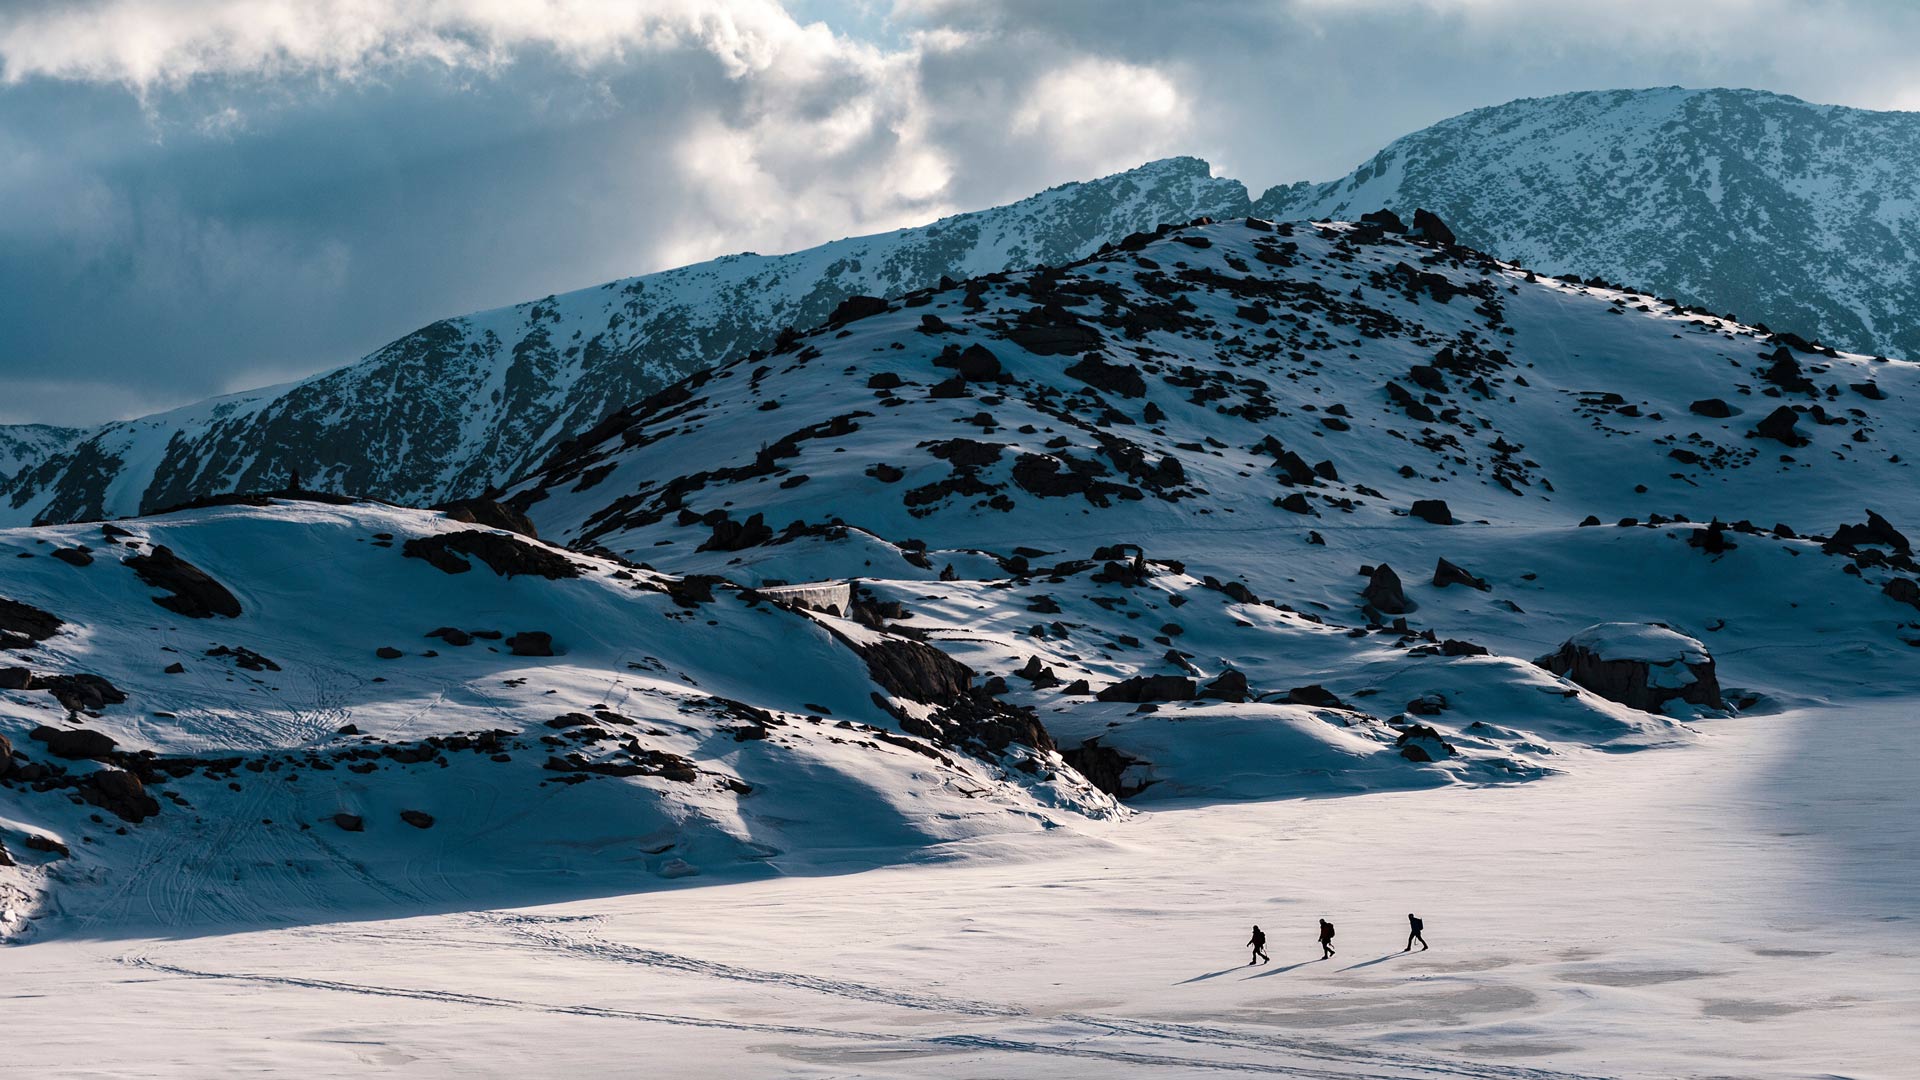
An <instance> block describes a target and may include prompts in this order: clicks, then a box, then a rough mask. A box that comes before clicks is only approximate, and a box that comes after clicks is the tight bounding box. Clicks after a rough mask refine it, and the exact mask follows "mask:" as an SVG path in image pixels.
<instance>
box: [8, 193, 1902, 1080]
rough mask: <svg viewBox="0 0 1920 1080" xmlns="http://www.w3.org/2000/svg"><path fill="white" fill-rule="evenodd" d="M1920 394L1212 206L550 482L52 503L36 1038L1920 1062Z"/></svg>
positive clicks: (869, 328) (856, 347)
mask: <svg viewBox="0 0 1920 1080" xmlns="http://www.w3.org/2000/svg"><path fill="white" fill-rule="evenodd" d="M1917 394H1920V374H1917V373H1916V368H1915V365H1913V364H1911V363H1909V362H1906V361H1903V360H1883V359H1878V358H1872V357H1867V356H1860V355H1853V354H1848V353H1842V352H1838V351H1836V350H1833V349H1829V348H1826V347H1825V346H1822V345H1820V344H1818V343H1816V342H1810V341H1806V340H1802V339H1800V338H1797V337H1794V336H1792V335H1788V334H1768V333H1763V332H1760V331H1758V330H1756V329H1754V328H1752V327H1748V326H1744V325H1741V324H1739V323H1737V322H1734V321H1731V320H1728V319H1725V318H1722V317H1720V316H1718V315H1713V314H1709V313H1707V312H1704V311H1701V310H1698V309H1695V308H1691V307H1688V306H1685V305H1682V304H1680V303H1676V302H1673V301H1671V300H1663V299H1661V298H1658V297H1654V296H1649V295H1644V294H1641V293H1636V292H1632V291H1628V290H1624V289H1620V288H1617V287H1613V286H1609V285H1603V284H1599V283H1595V282H1583V281H1580V280H1577V279H1575V280H1558V279H1553V278H1548V277H1545V276H1542V275H1537V274H1534V273H1530V272H1529V271H1527V270H1525V269H1523V268H1520V267H1517V266H1514V265H1510V264H1507V263H1503V262H1499V261H1497V260H1494V259H1492V258H1491V257H1489V256H1486V255H1483V254H1481V253H1479V252H1476V251H1473V250H1470V249H1467V248H1464V247H1460V246H1457V245H1455V244H1453V243H1451V242H1450V237H1449V234H1448V232H1447V229H1446V226H1445V225H1444V223H1443V222H1441V221H1439V220H1438V219H1435V218H1433V217H1432V216H1431V215H1425V214H1420V215H1412V220H1411V221H1405V222H1403V221H1401V220H1399V219H1396V218H1394V217H1392V216H1390V215H1376V216H1373V217H1372V218H1371V219H1370V220H1368V221H1365V222H1359V223H1325V224H1307V223H1285V222H1281V223H1274V222H1269V221H1265V220H1261V219H1258V218H1235V219H1232V220H1223V221H1206V220H1203V221H1199V222H1196V223H1194V224H1192V225H1189V226H1185V227H1175V228H1166V229H1161V230H1157V231H1155V232H1150V233H1140V234H1135V235H1132V236H1128V237H1126V238H1125V239H1124V240H1122V241H1121V242H1120V243H1118V244H1117V245H1111V246H1109V247H1108V248H1106V249H1105V250H1103V251H1101V252H1099V253H1097V254H1095V255H1093V256H1091V257H1090V258H1087V259H1084V260H1079V261H1074V262H1070V263H1063V264H1062V265H1058V266H1053V267H1049V268H1045V269H1042V270H1037V271H1031V272H1017V273H992V274H988V275H986V276H980V277H973V278H970V279H968V280H966V281H960V282H948V283H944V284H943V285H942V286H941V287H939V288H934V289H919V290H910V291H907V292H905V293H903V294H902V295H900V296H898V297H895V298H892V299H879V298H864V297H853V298H850V299H849V300H847V301H846V302H844V303H842V304H840V305H839V306H837V307H836V308H835V309H834V310H833V311H832V312H831V313H830V315H829V317H828V318H827V319H826V321H825V322H824V323H823V324H821V325H819V326H817V327H815V328H814V329H812V330H808V331H805V332H798V331H796V332H790V333H787V334H783V335H781V336H780V338H779V339H778V340H777V341H776V342H774V343H773V344H772V345H771V347H770V348H768V349H765V350H758V351H755V352H751V353H748V354H745V355H741V356H737V357H735V358H733V359H732V360H730V361H729V362H726V363H723V364H721V365H719V366H717V367H714V368H712V369H710V370H707V371H702V372H699V373H697V374H694V375H692V376H690V377H688V378H686V379H683V380H681V381H678V382H676V383H673V384H672V385H670V386H668V387H666V388H665V389H663V390H661V391H660V392H658V393H655V394H653V395H652V396H650V397H648V398H647V399H646V400H644V401H640V402H636V403H633V404H631V405H629V406H627V407H625V408H622V409H619V410H617V411H615V412H613V413H612V414H611V415H609V416H608V417H607V418H606V419H604V420H603V421H602V422H600V423H599V424H597V425H596V426H594V427H593V428H592V429H591V430H590V431H587V432H586V433H584V434H583V435H581V436H580V437H578V438H575V439H571V440H568V441H566V442H564V443H562V444H559V445H557V446H556V447H555V449H554V452H553V453H552V455H551V456H550V457H548V458H547V459H546V460H545V462H544V463H543V464H542V465H540V466H539V467H538V468H537V469H535V470H534V471H533V472H532V473H531V474H530V475H529V476H528V477H526V478H525V479H523V480H522V481H521V482H519V483H517V484H515V485H513V486H511V487H510V488H508V489H507V490H506V491H504V492H501V493H499V498H498V500H497V501H479V502H474V503H470V504H465V505H462V506H459V507H456V508H454V509H453V510H451V511H449V512H446V513H442V512H435V511H423V510H414V509H406V508H401V507H394V506H389V505H386V504H382V503H377V502H371V501H355V500H349V499H343V498H338V497H324V498H314V497H308V496H303V495H302V494H301V493H298V492H280V493H277V494H275V495H271V496H268V495H262V496H257V497H238V498H232V499H224V500H216V501H214V502H212V503H210V504H207V505H201V506H198V507H194V508H189V509H184V510H180V511H177V512H173V513H168V514H164V515H158V516H151V517H142V518H131V519H125V520H120V521H115V522H111V523H97V522H96V523H89V524H71V525H57V526H46V527H40V528H19V529H11V530H5V531H0V566H4V569H0V597H3V598H4V602H0V645H4V646H5V647H6V649H7V652H6V653H5V654H3V655H0V735H3V736H4V737H5V738H6V739H7V740H8V741H9V743H10V749H11V751H12V753H11V755H10V756H7V757H0V763H5V764H6V765H7V766H8V768H9V774H8V775H7V776H5V777H3V778H0V839H3V840H4V842H5V844H6V850H7V852H8V856H7V861H8V862H10V863H11V864H13V865H10V866H5V867H0V910H4V912H5V914H4V916H0V917H3V918H4V919H5V922H4V927H5V932H6V933H7V935H8V936H9V938H10V939H11V940H12V941H13V943H14V947H10V948H6V949H4V950H0V981H3V982H4V985H5V986H6V987H7V993H8V995H9V997H8V1002H7V1004H8V1007H7V1011H6V1016H7V1019H8V1021H9V1022H8V1023H7V1024H6V1026H5V1031H6V1040H7V1050H8V1054H9V1059H8V1060H9V1064H10V1065H13V1066H15V1067H19V1068H23V1069H26V1070H28V1071H29V1072H31V1073H32V1074H35V1075H100V1076H120V1075H141V1076H150V1075H178V1076H205V1075H216V1074H230V1073H253V1072H271V1071H281V1072H293V1071H299V1072H301V1073H305V1074H312V1073H314V1072H320V1073H324V1074H329V1075H331V1074H372V1075H379V1074H382V1073H391V1074H395V1075H460V1076H470V1075H499V1076H546V1075H560V1074H567V1073H575V1074H577V1073H582V1072H585V1073H589V1074H593V1075H623V1076H624V1075H632V1076H662V1075H666V1076H729V1077H730V1076H762V1075H767V1076H848V1075H861V1076H868V1075H871V1076H914V1075H948V1076H953V1075H960V1076H1085V1075H1095V1074H1098V1075H1108V1074H1116V1075H1130V1076H1131V1075H1139V1076H1174V1075H1191V1074H1204V1073H1207V1072H1216V1073H1235V1072H1237V1073H1269V1074H1278V1075H1286V1076H1310V1077H1462V1076H1467V1077H1509V1076H1512V1077H1537V1078H1547V1077H1572V1076H1582V1077H1594V1076H1605V1077H1643V1076H1645V1077H1654V1076H1662V1077H1664V1076H1701V1077H1707V1076H1716V1077H1717V1076H1741V1077H1805V1076H1847V1077H1898V1076H1902V1075H1910V1070H1911V1058H1912V1054H1911V1051H1912V1022H1911V1018H1912V1016H1913V1015H1915V1006H1916V1004H1920V940H1916V938H1915V931H1914V922H1913V916H1914V914H1915V912H1914V906H1913V905H1914V897H1915V895H1916V891H1915V890H1916V886H1920V859H1916V858H1915V857H1914V855H1913V851H1914V849H1915V843H1916V841H1920V814H1916V810H1920V806H1917V805H1916V802H1917V800H1916V796H1915V795H1914V793H1913V789H1912V785H1911V784H1910V783H1909V778H1908V776H1907V772H1908V767H1907V763H1908V762H1909V761H1911V760H1913V757H1914V755H1915V753H1916V752H1917V751H1920V734H1916V732H1915V728H1914V725H1913V722H1912V718H1913V710H1914V704H1915V701H1916V698H1917V697H1920V695H1917V694H1916V691H1915V689H1914V684H1913V674H1914V672H1915V670H1916V663H1915V658H1916V656H1920V653H1916V652H1915V645H1916V644H1917V643H1920V582H1916V580H1915V579H1916V578H1920V565H1916V563H1915V562H1914V559H1913V555H1912V550H1911V544H1910V542H1909V540H1908V537H1907V532H1910V531H1911V530H1912V529H1913V528H1914V527H1916V525H1917V524H1920V494H1917V493H1916V488H1915V486H1914V484H1913V482H1912V476H1911V474H1910V464H1909V461H1910V459H1911V457H1912V456H1913V455H1914V454H1915V453H1920V413H1916V412H1915V409H1914V402H1915V398H1916V395H1917ZM1903 530H1906V531H1905V532H1903ZM534 534H537V537H536V535H534ZM796 585H805V586H807V587H806V588H802V589H795V588H794V586H796ZM1409 912H1412V913H1415V914H1418V915H1419V916H1420V917H1422V918H1423V919H1424V920H1425V922H1426V937H1427V939H1428V940H1429V941H1430V942H1431V943H1432V946H1433V947H1432V949H1431V950H1430V951H1424V952H1413V953H1404V952H1403V951H1402V946H1403V945H1404V944H1405V939H1406V930H1407V921H1406V917H1407V914H1408V913H1409ZM1320 918H1325V919H1328V920H1330V921H1332V922H1333V923H1334V924H1336V925H1337V926H1338V928H1339V933H1338V936H1337V939H1336V941H1335V947H1336V948H1337V949H1338V954H1337V955H1336V956H1335V957H1333V958H1331V959H1329V960H1325V961H1322V960H1319V959H1317V957H1318V955H1319V949H1318V946H1317V945H1316V944H1315V943H1314V934H1315V927H1316V920H1318V919H1320ZM1256 923H1257V924H1259V925H1260V926H1262V927H1263V928H1265V930H1266V932H1267V934H1268V935H1269V938H1270V941H1269V946H1268V948H1269V951H1270V952H1272V954H1273V960H1272V962H1271V963H1268V964H1265V965H1259V966H1252V967H1248V966H1244V965H1245V964H1246V960H1247V955H1246V950H1245V949H1244V947H1243V946H1242V945H1241V943H1242V942H1243V941H1245V940H1246V938H1247V935H1248V933H1249V930H1250V928H1251V927H1252V926H1253V925H1254V924H1256Z"/></svg>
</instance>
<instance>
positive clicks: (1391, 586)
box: [1360, 563, 1414, 615]
mask: <svg viewBox="0 0 1920 1080" xmlns="http://www.w3.org/2000/svg"><path fill="white" fill-rule="evenodd" d="M1360 598H1361V599H1363V600H1365V601H1366V602H1367V606H1368V607H1371V608H1373V609H1374V610H1375V611H1378V612H1380V613H1381V614H1382V615H1405V614H1406V613H1407V612H1409V611H1412V610H1413V609H1414V603H1413V601H1411V600H1409V599H1407V594H1406V591H1405V590H1403V589H1402V588H1401V587H1400V575H1399V574H1396V573H1394V572H1393V567H1391V566H1388V565H1387V564H1386V563H1381V564H1380V565H1379V566H1376V567H1374V568H1373V573H1372V574H1370V575H1368V577H1367V587H1366V588H1364V589H1362V590H1360Z"/></svg>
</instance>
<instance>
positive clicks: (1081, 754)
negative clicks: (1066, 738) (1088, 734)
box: [1060, 738, 1151, 799]
mask: <svg viewBox="0 0 1920 1080" xmlns="http://www.w3.org/2000/svg"><path fill="white" fill-rule="evenodd" d="M1060 756H1061V757H1063V758H1065V759H1066V761H1067V764H1068V765H1071V766H1072V767H1073V770H1074V771H1075V772H1077V773H1079V774H1080V775H1081V776H1084V777H1086V778H1087V782H1088V783H1090V784H1092V785H1093V786H1094V787H1097V788H1099V789H1100V790H1101V791H1104V792H1106V793H1107V794H1109V795H1112V796H1113V797H1114V798H1116V799H1126V798H1131V797H1132V796H1135V795H1138V794H1140V792H1141V791H1143V790H1145V788H1146V786H1147V783H1151V781H1148V782H1147V783H1139V784H1129V783H1127V782H1126V781H1125V779H1123V774H1124V773H1125V772H1126V771H1127V768H1128V767H1129V766H1132V765H1136V764H1138V763H1139V759H1137V758H1132V757H1128V756H1127V755H1125V754H1123V753H1121V752H1120V751H1118V750H1115V749H1114V748H1113V747H1111V746H1101V745H1100V740H1099V739H1097V738H1095V739H1088V740H1086V741H1085V742H1083V743H1081V744H1080V745H1079V746H1077V747H1075V748H1073V749H1071V750H1062V751H1060Z"/></svg>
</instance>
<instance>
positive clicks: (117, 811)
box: [80, 769, 160, 823]
mask: <svg viewBox="0 0 1920 1080" xmlns="http://www.w3.org/2000/svg"><path fill="white" fill-rule="evenodd" d="M80 797H81V798H83V799H85V800H87V801H88V802H89V803H92V804H93V805H95V806H97V807H99V808H101V809H102V810H105V811H107V812H108V813H110V814H112V815H113V816H115V817H117V818H119V819H120V820H122V821H131V822H135V823H138V822H142V821H145V820H146V819H148V818H150V817H152V816H153V815H155V814H157V813H159V812H160V801H159V800H158V799H155V798H154V797H153V796H151V795H149V794H147V788H146V785H145V784H142V783H141V782H140V778H139V777H137V776H135V775H133V774H132V773H130V772H124V771H122V770H120V769H101V770H100V771H99V772H97V773H94V774H93V775H91V776H89V777H87V778H86V780H85V781H84V782H83V783H82V784H81V786H80Z"/></svg>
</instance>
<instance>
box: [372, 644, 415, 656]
mask: <svg viewBox="0 0 1920 1080" xmlns="http://www.w3.org/2000/svg"><path fill="white" fill-rule="evenodd" d="M373 655H375V656H377V657H379V658H380V659H382V660H398V659H400V658H401V657H402V656H405V655H407V654H406V653H403V652H401V651H400V650H399V649H396V648H394V647H393V646H391V645H382V646H380V647H379V648H377V649H375V650H373Z"/></svg>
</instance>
